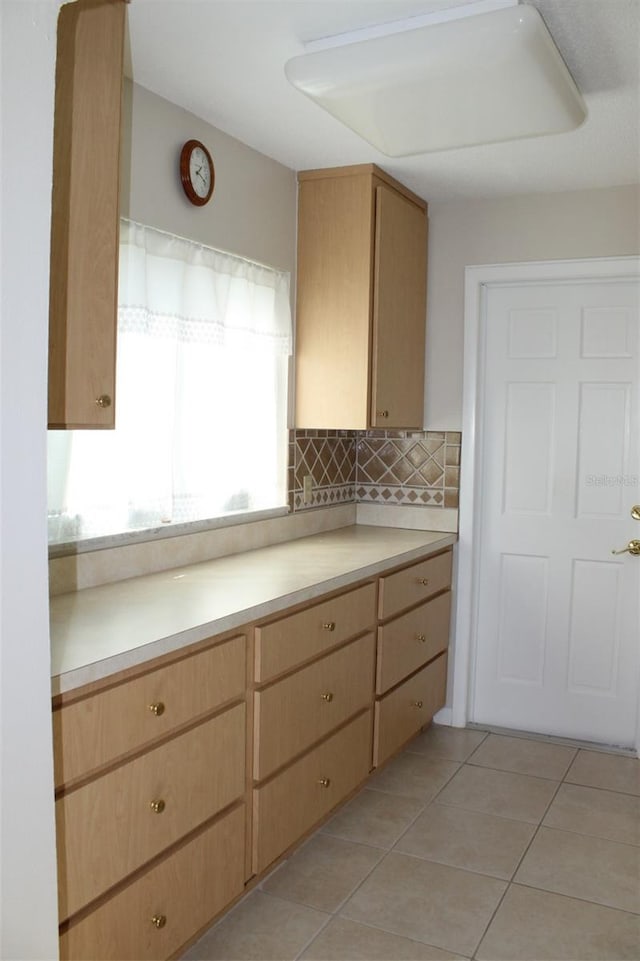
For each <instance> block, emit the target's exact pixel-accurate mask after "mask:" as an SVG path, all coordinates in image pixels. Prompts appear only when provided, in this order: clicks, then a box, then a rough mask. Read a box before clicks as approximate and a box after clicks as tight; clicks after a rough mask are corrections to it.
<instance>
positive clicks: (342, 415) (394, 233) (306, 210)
mask: <svg viewBox="0 0 640 961" xmlns="http://www.w3.org/2000/svg"><path fill="white" fill-rule="evenodd" d="M298 180H299V193H298V270H297V306H296V415H295V420H296V426H297V427H300V428H314V427H315V428H334V429H341V428H345V429H347V428H348V429H356V430H361V429H365V428H368V427H382V428H421V427H422V425H423V417H424V359H425V358H424V352H425V325H426V278H427V204H426V203H425V202H424V201H423V200H422V199H421V198H420V197H417V196H416V195H415V194H413V193H412V192H411V191H409V190H408V189H407V188H405V187H404V186H403V185H402V184H400V183H399V182H398V181H396V180H394V179H393V178H392V177H390V176H389V175H388V174H386V173H385V172H384V171H382V170H380V168H378V167H376V166H375V165H373V164H365V165H360V166H355V167H340V168H330V169H326V170H310V171H303V172H301V173H300V174H299V175H298Z"/></svg>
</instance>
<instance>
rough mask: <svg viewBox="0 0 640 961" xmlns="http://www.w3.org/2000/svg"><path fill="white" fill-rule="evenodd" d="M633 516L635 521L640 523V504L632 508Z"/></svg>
mask: <svg viewBox="0 0 640 961" xmlns="http://www.w3.org/2000/svg"><path fill="white" fill-rule="evenodd" d="M631 516H632V517H633V519H634V521H640V504H634V505H633V507H632V508H631Z"/></svg>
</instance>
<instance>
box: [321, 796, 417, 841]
mask: <svg viewBox="0 0 640 961" xmlns="http://www.w3.org/2000/svg"><path fill="white" fill-rule="evenodd" d="M423 807H424V804H423V803H422V802H421V801H416V800H414V799H413V798H406V797H397V796H396V795H393V794H383V793H382V792H381V791H369V790H367V789H366V788H365V790H364V791H361V792H360V794H358V795H356V797H355V798H354V799H353V800H352V801H350V802H349V803H348V804H347V805H345V807H343V808H341V809H340V811H338V813H337V814H336V815H334V816H333V817H332V818H331V820H329V821H327V823H326V824H325V825H324V826H323V827H322V833H323V834H332V835H333V836H334V837H339V838H344V839H345V840H347V841H355V842H357V843H360V844H373V845H374V846H376V847H381V848H390V847H393V845H394V844H395V843H396V841H397V840H398V838H399V837H400V835H401V834H404V832H405V831H406V830H407V828H408V827H409V825H410V824H411V822H412V821H413V820H414V819H415V818H416V817H417V816H418V814H420V812H421V811H422V809H423Z"/></svg>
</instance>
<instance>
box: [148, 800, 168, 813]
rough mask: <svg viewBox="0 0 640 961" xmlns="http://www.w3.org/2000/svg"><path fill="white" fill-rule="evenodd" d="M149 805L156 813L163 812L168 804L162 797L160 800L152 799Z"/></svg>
mask: <svg viewBox="0 0 640 961" xmlns="http://www.w3.org/2000/svg"><path fill="white" fill-rule="evenodd" d="M149 806H150V808H151V810H152V811H153V813H154V814H162V812H163V811H164V809H165V807H166V804H165V803H164V801H163V800H162V799H160V800H159V801H150V803H149Z"/></svg>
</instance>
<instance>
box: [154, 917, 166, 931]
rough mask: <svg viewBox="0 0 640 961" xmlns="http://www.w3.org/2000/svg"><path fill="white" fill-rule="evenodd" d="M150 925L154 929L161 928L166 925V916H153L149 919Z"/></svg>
mask: <svg viewBox="0 0 640 961" xmlns="http://www.w3.org/2000/svg"><path fill="white" fill-rule="evenodd" d="M151 923H152V925H153V926H154V928H163V927H164V926H165V924H166V923H167V916H166V914H154V916H153V917H152V918H151Z"/></svg>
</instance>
